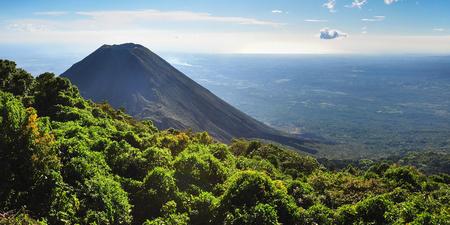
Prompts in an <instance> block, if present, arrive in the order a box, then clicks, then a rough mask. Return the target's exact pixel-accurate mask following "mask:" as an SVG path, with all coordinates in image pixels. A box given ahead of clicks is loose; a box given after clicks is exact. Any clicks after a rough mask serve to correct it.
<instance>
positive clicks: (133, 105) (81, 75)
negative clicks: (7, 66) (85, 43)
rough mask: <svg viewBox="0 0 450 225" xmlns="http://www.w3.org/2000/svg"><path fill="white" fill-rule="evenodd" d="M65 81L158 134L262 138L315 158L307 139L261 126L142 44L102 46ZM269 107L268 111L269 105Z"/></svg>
mask: <svg viewBox="0 0 450 225" xmlns="http://www.w3.org/2000/svg"><path fill="white" fill-rule="evenodd" d="M61 76H63V77H67V78H69V79H70V80H71V81H72V83H73V84H75V85H76V86H78V88H79V89H80V92H81V94H82V95H83V96H84V97H86V98H89V99H92V100H93V101H95V102H103V101H107V102H108V103H110V104H111V105H112V106H114V107H116V108H120V107H123V108H125V110H126V112H127V113H129V114H131V115H133V116H134V117H137V118H145V119H151V120H153V122H154V123H155V125H156V126H157V127H158V128H160V129H166V128H175V129H192V130H194V131H204V130H205V131H208V132H209V133H210V134H211V135H212V136H213V137H215V138H217V139H218V140H220V141H224V142H229V141H230V140H231V139H232V138H235V137H243V138H258V139H265V140H269V141H274V142H278V143H281V144H285V145H288V146H291V147H293V148H296V149H299V150H302V151H306V152H310V153H315V152H316V151H315V150H313V149H309V148H306V147H304V146H303V144H304V143H305V140H304V139H302V138H300V137H296V136H292V135H290V134H286V133H283V132H281V131H278V130H276V129H274V128H271V127H269V126H267V125H265V124H264V123H262V122H259V121H257V120H255V119H253V118H252V117H250V116H248V115H246V114H245V113H243V112H241V111H239V110H238V109H236V108H234V107H233V106H231V105H230V104H228V103H226V102H225V101H223V100H222V99H220V98H219V97H217V96H216V95H214V94H213V93H211V92H210V91H208V90H207V89H206V88H204V87H202V86H201V85H199V84H198V83H196V82H195V81H193V80H191V79H190V78H189V77H187V76H186V75H184V74H183V73H181V72H180V71H178V70H177V69H175V68H174V67H173V66H171V65H170V64H169V63H168V62H166V61H165V60H164V59H162V58H161V57H159V56H158V55H156V54H155V53H153V52H151V51H150V50H149V49H147V48H145V47H144V46H142V45H138V44H132V43H128V44H121V45H103V46H102V47H100V48H99V49H97V50H96V51H94V52H93V53H92V54H90V55H88V56H87V57H86V58H84V59H83V60H81V61H80V62H78V63H76V64H74V65H73V66H72V67H70V68H69V69H68V70H67V71H66V72H64V73H63V74H62V75H61ZM268 107H269V106H268Z"/></svg>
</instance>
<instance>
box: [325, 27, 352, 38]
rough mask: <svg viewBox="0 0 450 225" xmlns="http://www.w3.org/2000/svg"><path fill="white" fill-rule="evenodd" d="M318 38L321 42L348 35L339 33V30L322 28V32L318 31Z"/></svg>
mask: <svg viewBox="0 0 450 225" xmlns="http://www.w3.org/2000/svg"><path fill="white" fill-rule="evenodd" d="M319 37H320V39H323V40H331V39H336V38H343V37H348V34H346V33H344V32H341V31H339V30H333V29H330V28H328V27H326V28H323V29H322V30H320V34H319Z"/></svg>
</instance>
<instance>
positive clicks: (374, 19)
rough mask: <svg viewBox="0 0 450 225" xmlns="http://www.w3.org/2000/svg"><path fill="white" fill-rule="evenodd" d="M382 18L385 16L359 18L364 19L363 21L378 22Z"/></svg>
mask: <svg viewBox="0 0 450 225" xmlns="http://www.w3.org/2000/svg"><path fill="white" fill-rule="evenodd" d="M384 19H386V17H385V16H374V17H373V18H364V19H361V21H364V22H380V21H383V20H384Z"/></svg>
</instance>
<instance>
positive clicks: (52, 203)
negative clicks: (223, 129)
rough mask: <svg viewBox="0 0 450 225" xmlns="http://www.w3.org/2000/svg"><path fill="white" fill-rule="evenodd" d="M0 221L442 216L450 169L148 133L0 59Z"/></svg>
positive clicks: (412, 220) (320, 220)
mask: <svg viewBox="0 0 450 225" xmlns="http://www.w3.org/2000/svg"><path fill="white" fill-rule="evenodd" d="M0 165H1V167H2V168H1V170H0V173H1V174H0V224H147V225H150V224H168V225H171V224H174V225H175V224H255V225H263V224H407V223H408V224H449V221H450V208H449V204H448V202H450V188H449V183H450V176H449V175H447V174H440V175H438V174H436V175H430V176H426V175H424V174H422V173H421V172H420V171H418V170H417V169H415V168H414V167H410V166H401V165H397V164H387V163H383V162H367V163H366V164H365V166H361V167H358V168H356V167H352V166H348V167H346V168H345V169H343V170H340V171H331V170H327V169H326V168H325V167H324V166H322V165H321V164H319V163H318V162H317V161H316V159H314V158H312V157H310V156H306V155H302V154H299V153H297V152H294V151H291V150H287V149H283V148H281V147H279V146H276V145H272V144H264V143H260V142H257V141H246V140H234V141H233V142H232V143H231V144H230V145H225V144H222V143H219V142H217V141H215V140H214V139H212V138H211V137H210V136H209V135H208V134H207V133H193V132H189V131H185V132H183V131H177V130H171V129H169V130H163V131H160V130H157V129H156V128H155V126H154V125H153V124H152V122H151V121H145V120H144V121H136V120H134V119H133V118H132V117H130V116H128V115H127V114H125V113H124V112H122V111H118V110H114V109H113V108H111V107H110V106H109V105H107V104H96V103H93V102H91V101H87V100H84V99H83V98H82V97H81V96H80V94H79V92H78V90H77V88H76V87H74V86H72V85H71V84H70V82H69V81H68V80H67V79H64V78H60V77H56V76H55V75H53V74H50V73H45V74H42V75H40V76H38V77H37V78H33V77H32V76H31V75H30V74H28V73H27V72H26V71H24V70H21V69H18V68H16V65H15V63H13V62H11V61H4V60H2V61H0Z"/></svg>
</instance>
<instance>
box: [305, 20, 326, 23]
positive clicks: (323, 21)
mask: <svg viewBox="0 0 450 225" xmlns="http://www.w3.org/2000/svg"><path fill="white" fill-rule="evenodd" d="M304 21H305V22H311V23H326V22H328V20H318V19H306V20H304Z"/></svg>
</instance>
